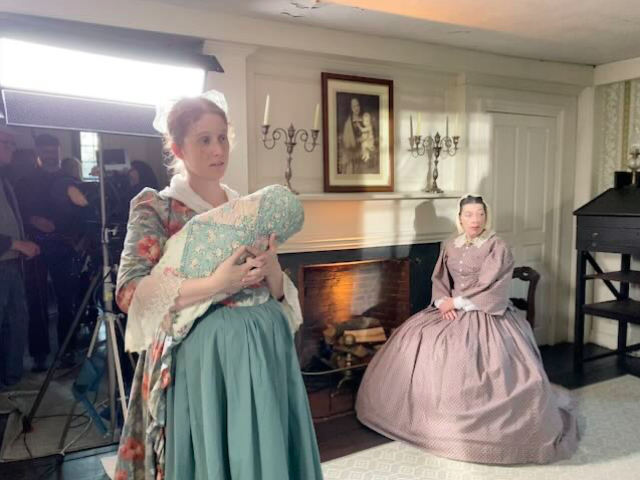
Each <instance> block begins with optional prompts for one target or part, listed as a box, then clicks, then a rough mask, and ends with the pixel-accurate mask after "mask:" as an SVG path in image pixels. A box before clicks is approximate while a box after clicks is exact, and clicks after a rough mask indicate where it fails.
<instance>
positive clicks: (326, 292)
mask: <svg viewBox="0 0 640 480" xmlns="http://www.w3.org/2000/svg"><path fill="white" fill-rule="evenodd" d="M409 267H410V261H409V259H408V258H402V259H377V260H357V261H351V262H336V263H325V264H312V265H303V266H301V267H300V272H299V276H298V279H299V282H300V299H301V306H302V312H303V316H304V320H305V321H304V324H303V326H302V327H301V331H300V337H301V341H300V343H299V351H298V355H299V358H300V363H301V364H302V365H308V364H309V363H310V362H311V361H312V359H313V357H314V356H316V357H317V356H318V355H319V353H320V351H321V349H322V347H323V346H324V345H323V339H324V335H323V332H325V331H326V330H327V328H328V327H330V326H333V327H338V328H339V327H340V325H345V324H354V328H363V327H364V326H365V324H362V326H361V327H358V326H357V321H358V320H359V319H370V320H369V321H375V322H376V323H375V324H374V326H380V327H382V328H383V329H384V331H385V333H386V335H387V336H388V335H390V334H391V332H392V331H393V330H394V329H395V328H397V327H398V326H400V325H401V324H402V322H404V321H405V320H406V319H407V318H409V316H410V315H411V303H410V283H409V278H410V268H409ZM354 322H356V323H354Z"/></svg>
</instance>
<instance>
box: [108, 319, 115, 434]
mask: <svg viewBox="0 0 640 480" xmlns="http://www.w3.org/2000/svg"><path fill="white" fill-rule="evenodd" d="M107 315H109V313H105V316H107ZM110 325H111V322H110V321H109V320H108V319H106V320H105V326H106V327H107V375H108V377H107V378H108V381H109V415H110V423H111V427H110V431H111V441H112V442H113V441H114V440H115V435H116V424H117V419H116V374H115V358H114V357H115V355H114V345H113V337H112V336H111V327H110Z"/></svg>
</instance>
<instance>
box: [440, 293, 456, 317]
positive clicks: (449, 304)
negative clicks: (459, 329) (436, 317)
mask: <svg viewBox="0 0 640 480" xmlns="http://www.w3.org/2000/svg"><path fill="white" fill-rule="evenodd" d="M438 310H440V313H442V318H444V319H445V320H455V319H456V318H457V317H458V315H457V313H456V307H455V304H454V302H453V298H451V297H445V298H444V299H443V300H442V302H440V306H439V307H438Z"/></svg>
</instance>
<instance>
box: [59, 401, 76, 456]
mask: <svg viewBox="0 0 640 480" xmlns="http://www.w3.org/2000/svg"><path fill="white" fill-rule="evenodd" d="M77 406H78V401H77V400H76V401H75V402H73V406H72V407H71V411H70V412H69V416H68V417H67V423H65V424H64V430H63V431H62V436H61V437H60V443H59V444H58V450H62V449H63V448H64V442H65V441H66V440H67V434H68V433H69V428H70V427H71V422H72V421H73V414H74V413H75V412H76V407H77Z"/></svg>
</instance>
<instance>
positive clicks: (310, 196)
mask: <svg viewBox="0 0 640 480" xmlns="http://www.w3.org/2000/svg"><path fill="white" fill-rule="evenodd" d="M462 195H463V193H462V192H444V193H426V192H390V193H384V192H362V193H302V194H300V195H298V198H299V199H300V200H301V201H302V202H332V201H333V202H336V201H337V202H348V201H353V202H358V201H365V200H417V199H429V200H437V199H441V198H460V197H461V196H462Z"/></svg>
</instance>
